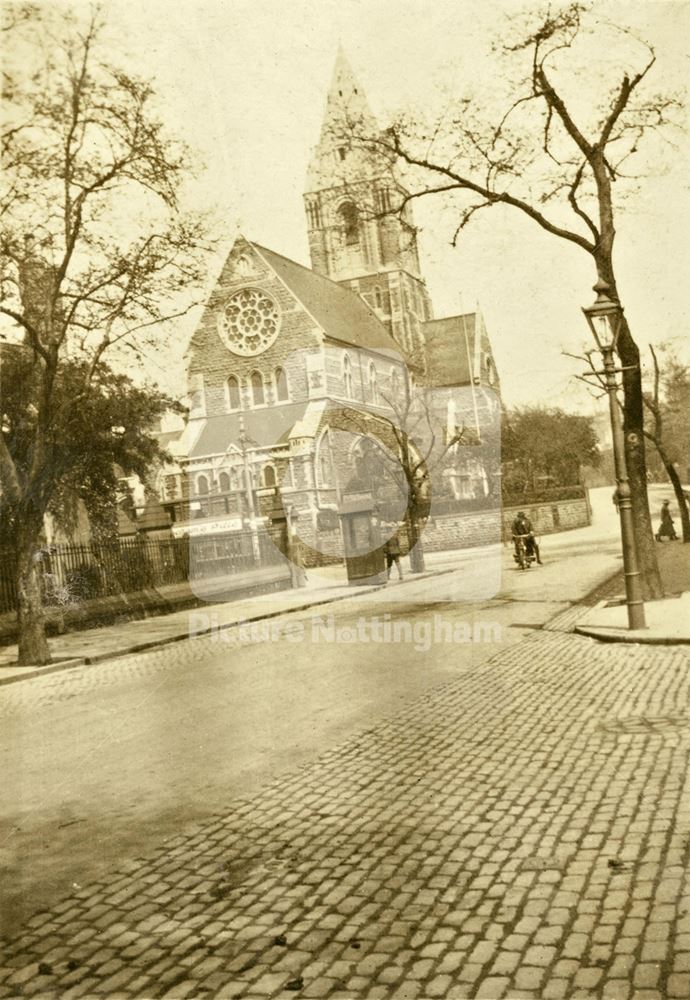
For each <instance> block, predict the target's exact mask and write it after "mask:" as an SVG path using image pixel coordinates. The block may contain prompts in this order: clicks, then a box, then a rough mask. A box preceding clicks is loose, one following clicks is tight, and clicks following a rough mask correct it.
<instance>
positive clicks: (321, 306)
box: [252, 243, 400, 356]
mask: <svg viewBox="0 0 690 1000" xmlns="http://www.w3.org/2000/svg"><path fill="white" fill-rule="evenodd" d="M252 246H254V247H255V248H256V250H257V251H258V252H259V253H260V254H261V256H262V257H263V258H264V260H265V261H266V262H267V263H268V264H269V265H270V267H272V268H273V270H274V271H275V272H276V274H277V275H278V277H279V278H281V279H282V281H284V282H285V284H286V285H287V287H288V288H289V289H290V291H291V292H292V293H293V295H294V296H295V297H296V298H297V299H298V300H299V301H300V302H301V303H302V305H303V306H304V307H305V308H306V309H307V310H308V311H309V312H310V313H311V314H312V316H313V317H314V319H315V320H316V322H317V323H318V324H319V326H320V327H321V328H322V329H323V331H324V332H325V334H326V336H327V337H330V338H332V339H334V340H338V341H341V342H344V343H346V344H352V345H353V347H364V348H368V349H370V350H374V351H386V352H394V353H395V354H396V355H398V356H399V354H400V349H399V347H398V346H397V344H396V343H395V341H394V340H393V338H392V336H391V335H390V333H389V332H388V328H387V327H386V326H385V325H384V324H383V323H382V322H381V320H380V319H379V318H378V317H377V316H376V314H375V313H374V312H373V310H371V309H370V308H369V306H368V305H367V304H366V302H365V301H364V300H363V299H362V298H360V296H359V295H357V294H356V292H353V291H351V289H349V288H343V286H342V285H338V284H336V282H335V281H331V280H330V278H325V277H324V276H323V275H322V274H317V273H316V272H315V271H311V270H309V268H307V267H303V266H302V265H301V264H297V263H296V262H295V261H294V260H290V259H289V258H287V257H283V256H281V254H278V253H275V252H274V251H273V250H268V249H267V248H266V247H262V246H260V245H259V244H258V243H253V244H252Z"/></svg>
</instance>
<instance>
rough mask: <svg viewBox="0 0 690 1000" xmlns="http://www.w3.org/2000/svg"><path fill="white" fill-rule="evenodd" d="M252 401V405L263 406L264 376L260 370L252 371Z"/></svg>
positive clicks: (264, 398)
mask: <svg viewBox="0 0 690 1000" xmlns="http://www.w3.org/2000/svg"><path fill="white" fill-rule="evenodd" d="M251 385H252V402H253V403H254V406H263V405H264V403H265V401H266V394H265V392H264V377H263V375H262V374H261V372H252V377H251Z"/></svg>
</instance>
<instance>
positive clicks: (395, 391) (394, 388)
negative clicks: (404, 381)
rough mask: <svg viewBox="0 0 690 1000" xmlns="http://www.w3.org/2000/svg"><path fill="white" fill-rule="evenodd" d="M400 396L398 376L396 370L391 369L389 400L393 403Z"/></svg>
mask: <svg viewBox="0 0 690 1000" xmlns="http://www.w3.org/2000/svg"><path fill="white" fill-rule="evenodd" d="M399 395H400V375H399V374H398V369H397V368H391V399H392V402H393V403H395V401H396V399H397V398H398V396H399Z"/></svg>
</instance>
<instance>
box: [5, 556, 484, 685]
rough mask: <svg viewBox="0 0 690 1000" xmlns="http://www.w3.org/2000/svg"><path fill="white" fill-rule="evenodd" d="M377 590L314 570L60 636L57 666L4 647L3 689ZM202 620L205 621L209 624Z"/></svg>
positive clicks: (450, 560) (436, 561) (451, 562)
mask: <svg viewBox="0 0 690 1000" xmlns="http://www.w3.org/2000/svg"><path fill="white" fill-rule="evenodd" d="M473 552H476V550H471V549H464V550H462V551H460V552H455V551H454V552H435V553H430V554H428V555H427V556H426V564H427V571H426V572H425V573H420V574H415V575H414V577H412V576H410V575H409V574H408V576H407V579H408V580H420V579H424V578H425V577H429V576H436V575H438V574H439V573H450V572H453V571H454V570H455V569H457V568H458V566H459V565H460V564H461V563H462V560H463V558H464V559H467V558H471V556H472V553H473ZM404 562H405V567H406V569H407V563H408V560H407V559H405V560H404ZM384 586H385V584H384ZM378 589H381V588H380V587H354V586H350V585H348V583H347V579H346V576H345V569H344V567H343V566H332V567H324V568H321V569H318V570H310V571H309V573H308V579H307V585H306V587H303V588H299V589H295V590H282V591H278V592H276V593H274V594H262V595H259V596H257V597H250V598H246V599H244V600H239V601H231V602H223V603H220V604H207V605H204V606H203V607H201V608H195V609H191V610H189V609H187V610H184V611H177V612H174V613H172V614H167V615H160V616H157V617H153V618H144V619H139V620H137V621H126V622H122V623H121V624H116V625H109V626H105V627H102V628H93V629H87V630H84V631H79V632H69V633H67V634H65V635H62V636H56V637H54V638H51V639H50V640H49V642H50V648H51V652H52V655H53V663H51V664H49V665H48V666H45V667H38V666H33V667H32V666H28V667H20V666H17V663H16V660H17V646H16V645H13V646H4V647H0V685H3V684H10V683H14V682H16V681H20V680H23V679H27V678H31V677H37V676H40V675H43V674H49V673H53V672H55V671H58V670H67V669H69V668H71V667H77V666H82V665H84V664H92V663H98V662H99V661H102V660H110V659H113V658H115V657H118V656H125V655H127V654H130V653H138V652H142V651H143V650H146V649H151V648H152V647H155V646H162V645H165V644H166V643H173V642H180V641H182V640H184V639H188V638H189V636H190V631H192V630H193V632H194V634H195V635H203V634H205V633H208V632H211V631H212V630H213V631H216V630H219V629H221V630H222V629H226V628H230V627H232V626H233V625H236V624H238V623H240V622H252V621H259V620H263V619H266V618H274V617H276V616H277V615H282V614H287V613H290V612H295V611H304V610H306V609H307V608H310V607H318V606H319V605H322V604H329V603H331V602H333V601H342V600H345V599H347V598H353V597H357V595H358V594H361V593H362V592H370V591H372V590H378ZM204 619H206V620H207V621H206V623H204Z"/></svg>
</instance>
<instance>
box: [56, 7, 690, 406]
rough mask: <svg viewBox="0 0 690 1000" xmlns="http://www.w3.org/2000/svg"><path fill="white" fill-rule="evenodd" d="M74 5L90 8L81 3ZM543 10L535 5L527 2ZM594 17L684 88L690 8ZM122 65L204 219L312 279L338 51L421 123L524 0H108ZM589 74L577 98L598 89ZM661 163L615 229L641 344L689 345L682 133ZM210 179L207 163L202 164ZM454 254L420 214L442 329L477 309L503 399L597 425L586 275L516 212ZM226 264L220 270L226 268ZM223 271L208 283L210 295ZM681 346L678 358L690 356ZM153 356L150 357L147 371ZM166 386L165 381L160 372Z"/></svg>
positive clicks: (390, 109)
mask: <svg viewBox="0 0 690 1000" xmlns="http://www.w3.org/2000/svg"><path fill="white" fill-rule="evenodd" d="M70 6H71V7H75V6H77V7H78V6H80V4H79V3H77V4H75V3H71V4H70ZM531 6H532V7H533V6H534V5H533V4H532V5H531ZM595 7H596V9H597V11H598V12H599V13H603V14H606V15H608V16H609V17H610V18H611V19H612V21H613V22H614V23H618V24H621V25H623V26H625V27H629V28H631V29H632V30H635V31H637V32H639V33H641V34H642V35H643V36H644V37H645V38H646V39H648V40H649V41H650V42H652V43H653V44H654V46H655V48H656V50H657V59H658V62H657V67H655V70H654V73H655V75H656V81H653V82H655V83H656V86H659V87H661V86H663V87H670V88H679V87H681V86H682V85H683V84H684V82H685V80H686V79H687V75H688V56H687V54H686V48H687V46H686V40H687V38H688V37H690V3H689V2H676V0H674V2H656V0H646V2H634V0H633V2H626V3H622V4H614V3H608V2H603V0H602V2H597V0H595ZM103 9H104V11H105V13H106V15H107V20H108V29H107V30H108V34H109V38H110V45H111V48H112V53H113V59H114V60H115V61H124V62H125V63H126V64H127V65H129V66H130V67H133V68H135V69H136V70H137V71H138V72H139V73H142V74H144V75H147V76H150V77H151V78H152V79H153V81H154V83H155V86H156V90H157V92H158V95H159V98H160V107H161V114H162V115H163V117H164V118H165V120H166V122H168V123H169V125H170V127H171V129H172V130H173V131H176V132H177V133H178V134H181V135H182V136H183V137H184V138H185V139H186V141H187V143H188V144H189V146H190V147H191V149H192V150H193V151H194V154H195V156H196V157H197V158H198V163H199V165H200V173H199V177H198V178H197V180H196V181H195V183H194V185H193V186H192V187H191V188H190V191H189V199H190V202H191V203H193V204H194V205H198V206H199V207H203V208H211V209H213V210H214V211H215V212H216V213H217V218H218V219H219V220H220V225H221V229H222V231H223V235H224V237H227V243H226V244H225V245H224V246H223V248H222V249H223V252H226V251H227V249H229V246H230V245H231V242H232V239H233V238H234V235H235V234H236V233H237V231H238V230H240V231H242V232H243V233H244V234H245V235H246V236H248V237H249V238H250V239H253V240H256V241H257V242H260V243H262V244H264V245H266V246H268V247H270V248H272V249H274V250H276V251H277V252H279V253H282V254H285V255H286V256H288V257H292V258H293V259H295V260H297V261H300V262H302V263H305V264H308V263H309V261H308V252H307V239H306V224H305V219H304V212H303V206H302V192H303V189H304V178H305V174H306V168H307V162H308V159H309V155H310V152H311V148H312V147H313V146H314V145H315V143H316V141H317V139H318V134H319V128H320V124H321V119H322V116H323V111H324V103H325V97H326V92H327V88H328V85H329V82H330V78H331V73H332V69H333V63H334V60H335V56H336V52H337V48H338V45H339V44H340V45H342V46H343V48H344V50H345V53H346V55H347V57H348V59H349V61H350V64H351V66H352V68H353V71H354V73H355V75H356V76H357V77H358V79H359V82H360V85H361V86H362V87H363V88H364V90H365V91H366V94H367V96H368V99H369V103H370V105H371V107H372V110H373V111H374V113H375V114H376V115H377V117H378V118H379V121H385V119H386V118H387V116H389V115H390V114H392V113H394V112H395V110H396V109H399V108H401V107H403V108H424V107H426V106H428V105H429V104H430V103H432V102H433V100H434V98H435V97H436V96H437V95H438V93H439V90H440V89H441V88H447V89H448V90H449V91H450V92H451V93H453V92H461V91H462V89H463V88H464V87H465V85H466V84H468V83H475V84H476V82H477V81H482V82H483V83H484V85H485V86H486V87H487V93H489V92H490V91H491V90H492V82H491V81H492V76H491V74H492V72H494V69H493V67H494V61H493V60H494V56H492V53H491V43H492V41H494V40H495V39H496V38H497V37H501V31H502V30H503V31H504V32H505V29H502V28H501V25H502V23H503V21H504V19H505V17H506V16H507V15H510V14H515V13H516V12H517V11H518V9H519V4H518V3H517V2H510V3H508V2H506V0H492V2H491V3H484V4H482V3H478V2H476V0H472V2H468V0H433V2H432V0H424V2H421V0H309V2H306V0H290V2H287V3H286V2H285V0H175V2H174V3H172V2H170V0H147V2H146V3H145V4H141V3H140V2H136V3H135V2H130V0H105V2H104V3H103ZM596 74H597V69H596V66H594V67H593V74H592V78H591V79H587V78H583V79H582V81H581V83H582V87H581V94H580V96H581V98H582V99H583V100H585V101H586V100H587V97H588V94H589V93H590V91H591V93H592V94H595V93H596V89H597V83H598V82H599V81H598V79H597V75H596ZM676 141H677V148H675V149H670V150H667V151H666V154H665V166H664V169H663V170H659V171H656V170H654V171H653V173H652V175H651V176H649V177H647V178H645V179H644V181H643V189H642V194H641V195H640V196H638V197H636V198H633V199H631V200H629V201H628V202H627V203H626V205H625V209H624V211H622V212H621V213H620V214H619V216H618V223H617V232H618V237H617V239H618V243H617V247H618V249H617V258H616V259H617V267H618V274H619V287H620V290H621V298H622V301H623V303H624V305H625V308H626V313H627V316H628V318H629V321H630V323H631V326H632V329H633V333H634V335H635V336H636V338H637V339H638V342H639V343H640V344H641V345H645V344H646V343H647V342H649V341H652V342H656V343H658V342H660V341H662V340H667V339H669V337H674V338H677V343H678V345H679V347H678V349H679V350H680V351H683V350H684V349H685V348H687V342H688V337H687V332H686V331H687V329H688V313H689V309H690V306H689V305H688V296H687V293H686V287H685V286H686V281H687V274H688V259H689V257H690V254H689V253H688V250H687V246H688V239H687V234H688V232H690V192H689V189H688V174H687V166H686V165H687V163H688V152H689V148H688V144H689V141H690V140H688V136H687V135H685V136H680V137H677V138H676ZM202 165H203V166H202ZM478 218H479V221H477V222H476V223H473V224H472V226H471V227H470V228H469V229H468V230H466V231H465V235H464V236H463V238H462V240H461V241H460V243H459V245H458V246H457V247H456V248H452V247H451V246H450V239H451V236H452V231H453V225H452V221H453V220H452V218H451V217H450V216H449V215H448V214H447V213H443V212H440V211H438V210H437V209H436V208H435V207H432V206H431V204H430V203H429V202H427V203H426V204H425V205H422V204H421V203H420V205H419V207H418V210H417V215H416V221H417V222H418V223H419V224H420V225H421V227H422V231H421V236H420V248H421V253H422V267H423V269H424V273H425V275H426V278H427V283H428V285H429V288H430V291H431V294H432V299H433V301H434V304H435V311H436V315H437V316H442V315H453V314H456V313H458V312H461V311H469V310H471V309H473V308H474V307H475V304H476V303H478V304H479V306H480V308H481V310H482V312H483V314H484V317H485V320H486V323H487V327H488V330H489V334H490V337H491V339H492V343H493V348H494V353H495V356H496V360H497V365H498V368H499V371H500V375H501V380H502V387H503V392H504V396H505V399H506V401H507V402H508V403H509V404H511V405H525V404H528V403H531V402H540V403H546V404H553V405H563V406H565V407H566V408H569V409H577V410H580V411H581V412H590V411H592V412H593V410H592V408H593V407H595V406H596V408H599V407H600V406H601V405H602V404H594V403H593V402H592V401H591V399H590V397H589V396H588V395H587V394H586V391H585V390H584V388H583V387H582V386H581V384H580V383H578V382H576V380H575V379H574V378H573V376H574V374H575V373H577V372H579V371H581V370H582V366H581V364H578V362H576V361H573V360H572V359H570V358H566V357H564V356H563V355H562V352H563V351H574V352H578V351H580V350H581V349H582V347H583V345H586V344H587V338H588V332H587V327H586V324H585V321H584V318H583V316H582V313H581V306H583V305H588V304H589V303H590V302H591V301H592V299H593V297H594V296H593V293H592V291H591V286H592V284H593V283H594V280H595V275H594V273H593V267H592V263H591V260H589V259H588V258H587V257H586V255H584V254H583V253H582V252H581V251H579V250H578V249H577V248H571V247H570V246H568V245H566V244H564V243H563V242H562V241H558V240H555V239H554V238H552V237H549V236H547V235H546V234H544V233H542V232H541V231H540V230H538V228H537V227H535V226H534V225H533V224H531V223H529V222H528V221H527V220H525V219H523V218H521V217H519V216H518V215H517V214H516V213H513V214H511V213H510V212H509V211H503V212H500V211H499V212H496V213H494V211H493V210H492V212H491V213H485V214H484V215H483V216H482V215H481V214H480V216H479V217H478ZM221 256H222V255H221ZM220 263H221V260H220V258H219V259H218V261H216V262H215V265H214V266H213V267H211V268H210V269H209V282H211V281H212V279H213V277H214V276H215V273H217V271H218V269H219V267H220ZM195 321H196V316H195V315H193V316H191V317H189V318H188V319H187V320H185V321H184V322H181V323H180V324H179V326H178V327H177V328H176V330H175V336H174V341H175V343H174V350H173V352H172V358H171V357H170V356H166V366H165V367H166V369H167V371H168V373H170V372H175V373H177V372H178V371H181V366H182V353H183V350H184V347H185V346H186V343H187V340H188V338H189V336H190V335H191V332H192V330H193V326H194V322H195ZM683 340H685V348H684V347H683V344H682V342H683ZM157 360H158V359H156V358H152V359H151V363H152V365H153V366H155V365H156V363H157ZM168 378H170V375H168Z"/></svg>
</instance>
